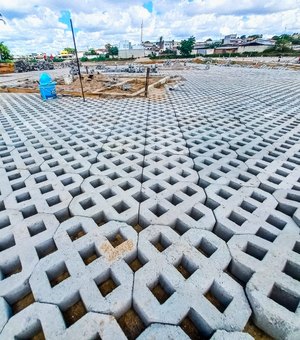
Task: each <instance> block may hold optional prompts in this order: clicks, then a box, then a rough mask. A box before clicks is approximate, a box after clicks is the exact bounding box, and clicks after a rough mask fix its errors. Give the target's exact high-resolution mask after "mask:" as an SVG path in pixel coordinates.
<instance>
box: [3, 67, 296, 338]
mask: <svg viewBox="0 0 300 340" xmlns="http://www.w3.org/2000/svg"><path fill="white" fill-rule="evenodd" d="M169 73H170V75H172V71H169ZM173 73H174V74H175V73H176V74H180V75H182V76H183V77H184V78H185V79H186V81H185V82H184V86H178V87H177V89H175V90H174V91H168V93H167V95H166V97H161V98H155V97H151V98H149V99H144V98H136V99H120V100H116V99H106V100H105V99H104V100H88V101H87V102H86V103H83V102H82V101H81V100H80V99H79V98H77V99H76V98H60V99H58V100H54V101H47V102H43V101H41V99H40V98H39V96H38V95H20V94H2V95H1V96H0V110H1V111H0V191H1V193H0V339H5V340H7V339H31V338H32V339H35V340H37V339H43V338H44V337H45V338H46V339H100V338H101V339H117V340H120V339H126V337H128V338H129V339H135V338H139V339H189V338H191V339H209V338H211V339H214V340H216V339H241V340H242V339H251V335H250V334H252V336H254V337H255V338H257V339H268V338H269V337H268V336H267V334H269V336H271V337H274V338H276V339H290V340H291V339H299V338H300V282H299V280H300V236H299V227H300V167H299V165H300V127H299V123H300V87H299V80H300V76H299V74H300V73H297V72H295V71H284V70H267V69H261V70H255V69H246V68H231V67H229V68H226V67H211V69H210V70H208V71H205V70H203V66H202V68H201V65H200V66H199V69H198V70H197V69H196V68H194V69H190V70H185V71H184V70H183V71H173ZM253 323H255V324H256V326H257V327H258V328H259V329H261V330H262V331H260V330H259V329H258V328H255V327H254V326H253Z"/></svg>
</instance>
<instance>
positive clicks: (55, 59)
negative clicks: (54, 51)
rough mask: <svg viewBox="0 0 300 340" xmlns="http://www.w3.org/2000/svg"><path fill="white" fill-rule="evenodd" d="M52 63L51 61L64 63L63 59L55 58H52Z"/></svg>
mask: <svg viewBox="0 0 300 340" xmlns="http://www.w3.org/2000/svg"><path fill="white" fill-rule="evenodd" d="M52 61H53V62H54V63H61V62H63V61H64V59H63V58H56V57H54V58H53V60H52Z"/></svg>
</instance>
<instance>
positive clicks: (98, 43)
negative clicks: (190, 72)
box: [0, 0, 300, 55]
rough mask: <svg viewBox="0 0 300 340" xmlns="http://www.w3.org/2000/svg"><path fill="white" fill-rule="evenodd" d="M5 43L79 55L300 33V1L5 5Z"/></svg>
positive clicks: (17, 50)
mask: <svg viewBox="0 0 300 340" xmlns="http://www.w3.org/2000/svg"><path fill="white" fill-rule="evenodd" d="M0 13H1V14H2V16H3V17H4V18H5V21H6V23H7V24H6V25H4V24H3V23H2V22H1V21H0V41H3V42H4V43H5V44H6V45H7V46H8V47H9V48H10V50H11V52H12V53H13V54H15V55H19V54H27V53H32V52H45V53H48V54H50V53H57V52H59V51H61V50H62V49H63V48H64V47H72V36H71V31H70V24H69V19H70V17H71V18H72V20H73V26H74V28H75V32H76V42H77V45H78V46H77V47H78V49H79V50H86V49H87V48H92V47H93V48H101V47H103V46H104V45H105V44H106V43H108V42H109V43H112V44H118V43H119V42H120V41H122V40H129V41H131V42H132V43H139V42H140V39H141V23H142V22H143V26H144V30H143V32H144V34H143V40H144V41H146V40H151V41H152V40H154V41H158V40H159V37H160V36H163V38H164V40H172V39H174V40H181V39H186V38H188V37H190V36H191V35H193V36H195V37H196V39H197V41H203V40H206V39H208V38H212V39H220V38H223V37H224V35H226V34H232V33H237V34H238V35H243V34H246V35H250V34H263V35H264V37H266V38H268V37H271V36H273V35H280V34H283V33H294V32H299V33H300V0H284V1H279V0H152V1H147V0H144V1H140V0H126V1H125V0H72V1H70V0H69V1H66V0H48V1H47V0H46V1H45V0H44V1H42V0H27V1H25V0H0Z"/></svg>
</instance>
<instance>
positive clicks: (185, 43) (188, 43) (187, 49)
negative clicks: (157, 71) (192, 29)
mask: <svg viewBox="0 0 300 340" xmlns="http://www.w3.org/2000/svg"><path fill="white" fill-rule="evenodd" d="M195 42H196V39H195V37H193V36H192V37H190V38H188V39H187V40H181V42H180V46H178V47H177V49H178V50H179V51H180V53H181V54H182V55H183V56H186V57H188V56H190V55H191V53H192V50H193V48H194V46H195Z"/></svg>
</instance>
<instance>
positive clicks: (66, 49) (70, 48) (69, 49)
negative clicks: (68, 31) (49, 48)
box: [64, 47, 75, 54]
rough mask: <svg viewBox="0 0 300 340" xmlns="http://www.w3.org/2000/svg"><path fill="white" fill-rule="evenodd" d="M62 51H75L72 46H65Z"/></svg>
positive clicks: (70, 52) (72, 52)
mask: <svg viewBox="0 0 300 340" xmlns="http://www.w3.org/2000/svg"><path fill="white" fill-rule="evenodd" d="M64 51H66V52H68V53H69V54H74V53H75V49H74V48H73V47H65V48H64Z"/></svg>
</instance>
